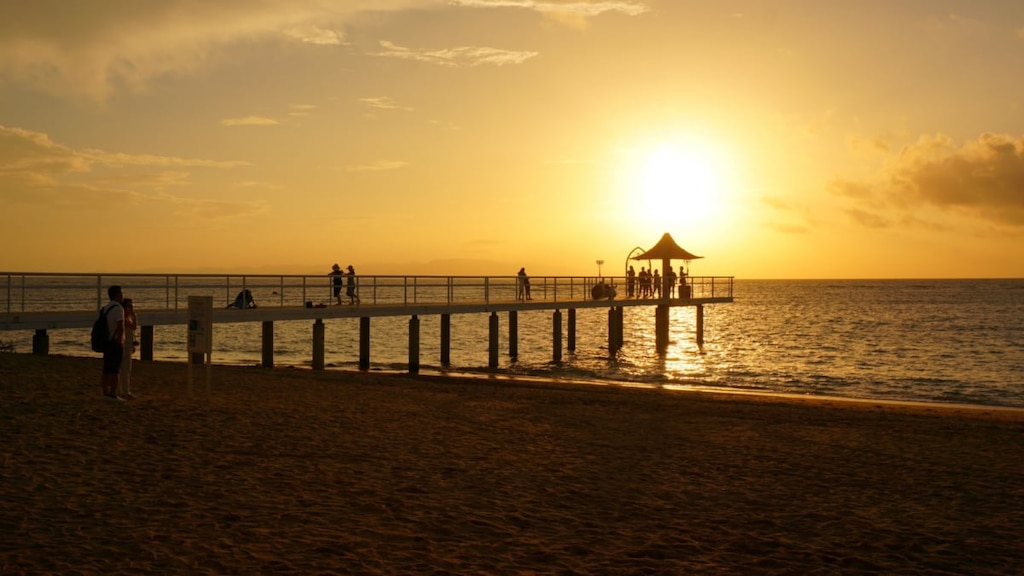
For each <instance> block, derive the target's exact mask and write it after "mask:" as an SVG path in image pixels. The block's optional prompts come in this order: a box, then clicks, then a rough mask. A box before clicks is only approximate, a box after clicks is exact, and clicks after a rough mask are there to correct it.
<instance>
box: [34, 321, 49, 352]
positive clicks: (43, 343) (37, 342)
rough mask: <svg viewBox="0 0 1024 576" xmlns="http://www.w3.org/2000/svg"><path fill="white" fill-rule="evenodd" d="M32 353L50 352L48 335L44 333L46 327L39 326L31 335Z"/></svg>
mask: <svg viewBox="0 0 1024 576" xmlns="http://www.w3.org/2000/svg"><path fill="white" fill-rule="evenodd" d="M32 353H33V354H35V355H37V356H46V355H47V354H49V353H50V335H49V334H47V333H46V328H39V329H37V330H36V333H35V334H33V335H32Z"/></svg>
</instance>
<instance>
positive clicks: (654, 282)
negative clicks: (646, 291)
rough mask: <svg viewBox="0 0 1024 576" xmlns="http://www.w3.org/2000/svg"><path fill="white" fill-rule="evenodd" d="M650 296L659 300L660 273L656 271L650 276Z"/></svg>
mask: <svg viewBox="0 0 1024 576" xmlns="http://www.w3.org/2000/svg"><path fill="white" fill-rule="evenodd" d="M651 295H652V296H653V297H654V298H661V273H659V272H658V271H657V270H655V271H654V274H653V275H652V276H651Z"/></svg>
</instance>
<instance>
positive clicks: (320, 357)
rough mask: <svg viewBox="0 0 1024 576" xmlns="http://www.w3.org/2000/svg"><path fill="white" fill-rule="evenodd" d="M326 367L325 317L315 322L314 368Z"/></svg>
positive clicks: (321, 368)
mask: <svg viewBox="0 0 1024 576" xmlns="http://www.w3.org/2000/svg"><path fill="white" fill-rule="evenodd" d="M323 369H324V319H323V318H317V319H316V322H313V370H323Z"/></svg>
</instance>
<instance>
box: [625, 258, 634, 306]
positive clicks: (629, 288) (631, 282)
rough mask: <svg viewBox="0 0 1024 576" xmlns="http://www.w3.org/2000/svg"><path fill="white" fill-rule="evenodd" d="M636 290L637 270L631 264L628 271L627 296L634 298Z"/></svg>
mask: <svg viewBox="0 0 1024 576" xmlns="http://www.w3.org/2000/svg"><path fill="white" fill-rule="evenodd" d="M635 291H636V271H635V270H633V266H632V265H630V267H629V270H627V271H626V296H627V297H629V298H632V297H633V294H634V292H635Z"/></svg>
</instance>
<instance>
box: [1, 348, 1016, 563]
mask: <svg viewBox="0 0 1024 576" xmlns="http://www.w3.org/2000/svg"><path fill="white" fill-rule="evenodd" d="M99 369H100V361H99V360H98V359H95V358H93V359H86V358H78V357H59V356H48V357H43V356H23V355H0V401H2V402H0V426H2V427H3V428H2V429H3V432H4V438H5V443H4V446H3V447H2V448H0V480H2V481H0V501H2V502H4V503H5V508H4V513H3V514H0V530H3V532H4V534H5V539H6V540H5V543H4V544H3V554H0V571H3V572H4V573H10V574H30V573H39V572H70V571H80V572H84V573H126V572H132V573H138V572H172V573H173V572H176V573H180V572H207V573H338V574H419V573H499V574H550V573H578V574H612V575H615V574H622V575H626V574H637V573H647V574H669V573H672V574H678V573H715V574H748V573H777V574H783V573H786V574H789V573H860V572H870V573H894V572H898V573H901V574H934V573H971V574H1015V573H1020V572H1021V571H1022V570H1024V546H1022V545H1021V543H1020V537H1019V526H1020V525H1021V523H1022V522H1024V462H1021V459H1020V458H1019V455H1020V454H1021V453H1024V426H1022V424H1024V413H1022V412H1020V411H1006V410H999V409H995V408H992V409H981V410H979V409H975V408H970V409H965V408H959V407H950V406H946V405H938V406H930V405H929V406H921V405H903V404H889V403H880V402H873V401H869V402H850V401H846V400H842V399H841V400H832V399H827V400H826V399H817V398H815V399H808V398H802V397H801V398H787V397H778V396H760V395H758V396H754V395H746V394H744V395H724V394H719V393H717V392H713V393H706V392H700V391H694V392H688V393H678V392H676V391H669V390H656V389H654V390H651V389H637V388H632V387H616V386H607V385H595V386H588V385H580V384H571V383H560V382H525V381H515V380H512V381H508V380H498V379H464V378H452V377H440V376H430V375H409V374H404V375H388V374H379V373H374V372H370V373H350V372H344V371H324V372H314V371H312V370H307V369H302V368H275V369H264V368H258V367H241V366H221V365H214V366H212V367H211V375H212V381H211V393H210V394H209V395H208V396H207V395H204V394H201V393H200V392H199V391H200V390H201V389H202V386H203V385H202V381H201V380H199V381H198V383H194V384H195V391H196V394H195V395H194V396H193V397H191V398H190V397H188V396H187V394H186V388H185V380H186V376H187V369H186V365H185V364H184V363H172V362H152V363H149V362H147V363H141V362H136V363H135V370H134V383H133V386H132V387H133V391H134V392H135V394H136V396H137V397H138V399H137V400H134V401H130V402H110V401H105V400H102V399H101V398H100V397H99V394H100V393H99V383H98V380H99Z"/></svg>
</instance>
